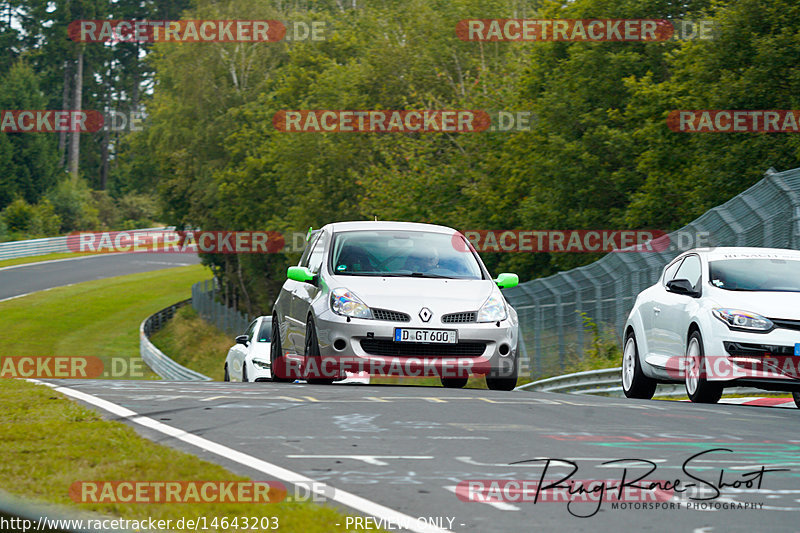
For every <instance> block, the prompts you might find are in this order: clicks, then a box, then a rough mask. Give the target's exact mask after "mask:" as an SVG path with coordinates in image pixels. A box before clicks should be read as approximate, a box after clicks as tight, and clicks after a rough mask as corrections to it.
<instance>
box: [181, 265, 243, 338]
mask: <svg viewBox="0 0 800 533" xmlns="http://www.w3.org/2000/svg"><path fill="white" fill-rule="evenodd" d="M216 296H217V290H216V289H215V283H214V280H213V279H208V280H205V281H198V282H197V283H195V284H194V285H192V308H194V310H195V311H197V314H198V315H200V316H201V317H202V318H203V319H204V320H205V321H206V322H209V323H211V324H214V325H215V326H217V327H218V328H219V329H220V330H222V331H224V332H225V333H227V334H228V335H231V336H236V335H241V334H242V333H244V332H245V331H247V326H249V325H250V321H251V320H252V318H251V317H250V316H248V315H247V314H246V313H241V312H240V311H238V310H236V309H233V308H231V307H228V306H226V305H225V304H223V303H222V302H220V301H219V300H218V299H217V297H216ZM253 318H255V317H253Z"/></svg>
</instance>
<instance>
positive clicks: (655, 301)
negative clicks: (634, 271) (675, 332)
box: [639, 257, 683, 359]
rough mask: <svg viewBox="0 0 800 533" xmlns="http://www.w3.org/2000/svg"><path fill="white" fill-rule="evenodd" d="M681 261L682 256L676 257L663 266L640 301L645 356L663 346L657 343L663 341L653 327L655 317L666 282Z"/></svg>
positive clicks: (661, 304) (655, 352)
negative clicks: (655, 282)
mask: <svg viewBox="0 0 800 533" xmlns="http://www.w3.org/2000/svg"><path fill="white" fill-rule="evenodd" d="M681 262H683V257H678V258H676V259H675V260H673V262H672V263H670V264H668V265H667V266H666V267H665V268H664V272H663V273H662V275H661V277H660V278H659V282H658V284H657V285H656V286H655V287H653V288H652V289H650V290H648V291H647V295H648V296H647V300H645V301H642V302H641V303H640V305H639V316H640V317H641V319H642V330H643V331H644V336H645V339H646V341H647V350H648V353H647V354H644V355H645V358H646V357H647V355H649V354H660V353H662V351H663V348H661V347H660V346H659V344H663V342H664V341H663V339H662V338H660V337H659V331H658V329H657V328H656V327H655V323H656V317H657V315H658V314H660V313H661V311H662V309H663V305H664V298H663V293H664V291H665V290H666V289H665V287H666V284H667V282H668V281H669V280H671V279H672V278H673V276H674V275H675V271H676V270H677V269H678V267H679V266H680V264H681ZM651 359H652V358H651Z"/></svg>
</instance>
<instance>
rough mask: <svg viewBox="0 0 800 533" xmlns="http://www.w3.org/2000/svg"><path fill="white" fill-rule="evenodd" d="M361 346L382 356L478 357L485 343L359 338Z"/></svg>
mask: <svg viewBox="0 0 800 533" xmlns="http://www.w3.org/2000/svg"><path fill="white" fill-rule="evenodd" d="M361 348H362V349H363V350H364V351H365V352H367V353H368V354H370V355H380V356H383V357H480V356H481V355H483V352H484V350H485V349H486V343H485V342H459V343H457V344H420V343H412V342H408V343H406V342H394V341H390V340H384V339H361Z"/></svg>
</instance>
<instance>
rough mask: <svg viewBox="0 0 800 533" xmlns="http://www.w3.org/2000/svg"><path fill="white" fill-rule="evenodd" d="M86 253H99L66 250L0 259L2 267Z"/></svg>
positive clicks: (78, 255)
mask: <svg viewBox="0 0 800 533" xmlns="http://www.w3.org/2000/svg"><path fill="white" fill-rule="evenodd" d="M86 255H98V254H94V253H92V252H64V253H59V254H45V255H31V256H28V257H15V258H14V259H3V260H2V261H0V268H2V267H7V266H14V265H26V264H28V263H41V262H42V261H52V260H53V259H72V258H74V257H83V256H86Z"/></svg>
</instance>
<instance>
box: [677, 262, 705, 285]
mask: <svg viewBox="0 0 800 533" xmlns="http://www.w3.org/2000/svg"><path fill="white" fill-rule="evenodd" d="M701 277H702V269H701V266H700V258H699V257H697V256H696V255H690V256H689V257H687V258H686V259H684V260H683V264H682V265H681V267H680V268H679V269H678V271H677V272H676V273H675V278H674V279H688V280H689V281H690V282H691V284H692V286H693V287H694V288H695V289H697V288H698V287H699V286H700V278H701Z"/></svg>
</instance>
